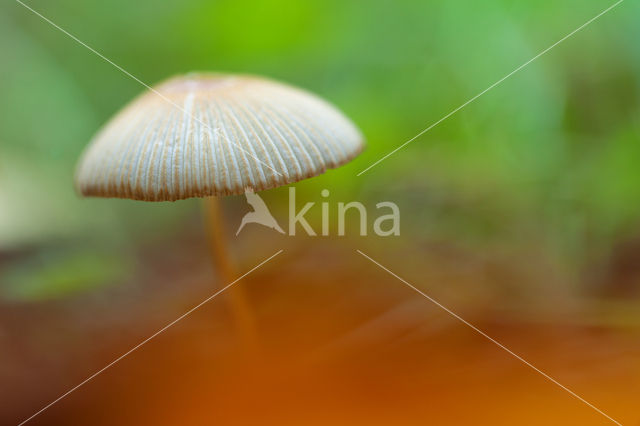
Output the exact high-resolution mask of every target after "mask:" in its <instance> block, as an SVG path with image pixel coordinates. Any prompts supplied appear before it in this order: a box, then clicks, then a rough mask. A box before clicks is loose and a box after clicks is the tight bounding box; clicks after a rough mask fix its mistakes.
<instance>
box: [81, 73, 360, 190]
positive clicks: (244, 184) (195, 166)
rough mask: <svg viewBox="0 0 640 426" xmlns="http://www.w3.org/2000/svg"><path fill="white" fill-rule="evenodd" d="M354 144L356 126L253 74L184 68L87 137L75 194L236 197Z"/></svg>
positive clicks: (323, 163)
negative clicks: (196, 71)
mask: <svg viewBox="0 0 640 426" xmlns="http://www.w3.org/2000/svg"><path fill="white" fill-rule="evenodd" d="M362 149H363V137H362V134H361V133H360V131H359V130H358V129H357V128H356V127H355V125H353V124H352V123H351V121H350V120H349V119H347V118H346V117H345V116H344V115H343V114H342V113H341V112H340V111H338V110H337V109H336V108H335V107H333V106H332V105H330V104H329V103H327V102H326V101H324V100H322V99H320V98H318V97H317V96H315V95H313V94H311V93H309V92H306V91H303V90H301V89H297V88H294V87H292V86H288V85H285V84H282V83H278V82H274V81H272V80H268V79H265V78H261V77H254V76H245V75H230V74H187V75H184V76H177V77H174V78H171V79H169V80H167V81H165V82H163V83H161V84H159V85H158V86H156V87H155V89H153V88H152V89H151V90H149V91H147V92H145V93H143V94H142V95H140V96H138V97H137V98H136V99H134V100H133V101H132V102H131V103H130V104H129V105H127V106H126V107H125V108H124V109H123V110H122V111H121V112H120V113H118V114H117V115H116V116H115V117H114V118H113V119H111V120H110V121H109V122H108V123H107V124H106V125H105V126H104V127H103V128H102V129H101V130H100V131H99V132H98V134H97V135H96V136H95V137H94V138H93V140H92V141H91V143H90V144H89V146H88V147H87V148H86V150H85V152H84V153H83V155H82V158H81V159H80V161H79V164H78V168H77V171H76V177H75V184H76V188H77V189H78V191H79V192H80V193H81V194H82V195H84V196H93V197H116V198H132V199H135V200H145V201H175V200H180V199H184V198H190V197H205V196H212V195H230V194H242V193H244V192H245V190H246V189H248V188H251V189H253V190H256V191H260V190H264V189H269V188H275V187H278V186H281V185H286V184H288V183H292V182H297V181H300V180H302V179H306V178H309V177H313V176H317V175H319V174H322V173H324V171H325V170H327V169H330V168H335V167H338V166H340V165H342V164H345V163H346V162H348V161H350V160H351V159H352V158H354V157H355V156H356V155H358V154H359V153H360V151H361V150H362Z"/></svg>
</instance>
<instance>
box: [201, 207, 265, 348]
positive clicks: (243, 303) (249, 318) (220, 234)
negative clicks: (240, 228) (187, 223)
mask: <svg viewBox="0 0 640 426" xmlns="http://www.w3.org/2000/svg"><path fill="white" fill-rule="evenodd" d="M204 204H205V214H206V217H205V219H206V222H207V231H208V232H207V234H208V239H209V245H210V248H211V260H212V263H213V266H214V268H215V269H216V271H217V273H218V276H219V277H220V278H221V279H222V286H226V285H229V284H230V283H231V282H233V280H234V279H237V276H236V275H237V274H236V271H235V267H234V266H233V263H232V261H231V257H230V256H229V252H228V242H227V238H226V236H225V229H226V227H225V220H224V214H223V212H222V207H221V205H220V200H219V199H218V198H217V197H206V198H205V199H204ZM226 293H227V296H228V300H229V303H230V308H231V313H232V315H233V317H234V320H235V321H236V326H237V328H238V333H239V336H240V338H241V339H242V340H243V343H244V344H245V346H247V347H249V346H254V345H255V341H256V330H255V322H254V320H253V315H252V313H251V308H250V306H249V302H248V300H247V296H246V294H245V291H244V288H243V287H242V286H241V285H233V286H231V287H229V288H228V289H227V290H226Z"/></svg>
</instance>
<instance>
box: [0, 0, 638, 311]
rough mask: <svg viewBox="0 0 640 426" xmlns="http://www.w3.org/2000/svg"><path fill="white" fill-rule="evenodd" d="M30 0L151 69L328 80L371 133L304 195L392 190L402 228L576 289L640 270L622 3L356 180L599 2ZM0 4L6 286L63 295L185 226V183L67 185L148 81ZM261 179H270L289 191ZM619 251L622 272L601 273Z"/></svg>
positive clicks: (629, 49)
mask: <svg viewBox="0 0 640 426" xmlns="http://www.w3.org/2000/svg"><path fill="white" fill-rule="evenodd" d="M28 5H29V6H31V7H33V8H34V9H35V10H37V11H39V12H40V13H42V14H43V15H44V16H46V17H48V18H49V19H51V20H52V21H53V22H55V23H56V24H58V25H60V26H61V27H62V28H64V29H66V30H68V31H69V32H70V33H71V34H73V35H75V36H76V37H78V38H79V39H80V40H82V41H83V42H85V43H87V44H88V45H89V46H91V47H93V48H95V49H96V50H98V51H99V52H101V53H102V54H104V55H105V56H106V57H107V58H109V59H111V60H113V61H114V62H115V63H117V64H118V65H120V66H122V67H123V68H124V69H126V70H127V71H129V72H131V73H132V74H133V75H135V76H137V77H138V78H140V79H141V80H142V81H144V82H147V83H149V84H154V83H156V82H158V81H160V80H163V79H165V78H167V77H169V76H171V75H174V74H179V73H184V72H188V71H193V70H205V71H228V72H237V73H253V74H262V75H266V76H269V77H272V78H275V79H279V80H283V81H287V82H290V83H292V84H294V85H298V86H301V87H303V88H306V89H309V90H311V91H313V92H316V93H318V94H320V95H321V96H323V97H325V98H327V99H329V100H330V101H332V102H333V103H335V104H336V105H337V106H338V107H339V108H341V109H342V110H343V111H344V112H345V113H346V114H347V115H348V116H350V117H351V118H353V120H354V121H355V122H356V123H357V124H358V125H359V127H360V128H361V129H362V130H363V133H364V134H365V136H366V138H367V143H368V149H367V151H366V152H365V153H364V154H362V155H361V156H360V157H359V158H358V159H357V160H356V161H355V162H353V163H351V164H349V165H348V166H345V167H343V168H341V169H340V170H337V171H332V172H330V173H328V174H327V175H325V176H323V177H320V178H316V179H312V180H310V181H308V182H305V183H302V184H301V185H300V186H299V187H300V188H301V190H304V191H307V192H306V193H307V194H309V195H308V198H309V199H313V198H315V199H317V198H318V194H319V191H320V189H321V188H330V189H331V190H332V194H333V195H334V197H335V199H336V200H354V199H359V200H372V202H376V201H379V200H383V199H385V200H391V201H395V202H397V203H398V204H399V205H400V206H401V209H402V220H403V221H402V230H403V236H402V238H401V240H400V241H401V242H402V243H403V244H407V245H408V246H420V245H421V244H431V243H433V242H438V243H443V244H448V245H452V246H455V247H458V248H460V249H462V250H467V251H468V252H470V253H490V252H494V251H497V252H500V253H506V254H507V257H508V259H516V260H517V261H518V262H520V263H522V264H525V265H526V264H528V265H533V267H532V268H533V269H535V268H537V267H539V268H556V269H558V270H561V271H563V272H562V274H563V279H562V280H561V281H562V284H561V285H564V286H568V287H571V288H572V289H573V290H576V291H585V292H594V291H595V292H604V293H607V294H609V293H611V294H615V295H618V294H620V295H625V296H626V295H629V294H637V293H638V290H639V289H640V287H639V283H638V277H639V276H640V271H638V270H637V269H640V266H637V264H638V263H639V262H640V254H636V253H638V250H639V249H640V168H639V167H638V164H639V161H640V103H639V102H638V100H639V97H640V48H639V47H638V40H639V39H640V26H639V25H638V20H639V19H640V6H639V4H638V3H637V2H632V1H629V2H624V3H622V4H621V5H619V6H618V7H616V8H615V9H614V10H612V11H611V12H609V13H608V14H606V15H604V16H603V17H602V18H600V19H598V20H597V21H596V22H594V23H593V24H591V25H589V26H588V27H587V28H585V29H584V30H583V31H581V32H579V33H577V34H576V35H575V36H573V37H571V38H570V39H568V40H567V41H565V42H564V43H562V44H560V45H559V46H557V47H556V48H555V49H553V50H552V51H550V52H549V53H548V54H546V55H544V56H543V57H541V58H539V59H538V60H537V61H535V62H533V63H532V64H530V65H529V66H527V67H526V68H525V69H523V70H522V71H520V72H518V73H517V74H515V75H514V76H512V77H511V78H509V79H508V80H506V81H505V82H503V83H502V84H500V85H499V86H497V87H496V88H494V89H493V90H491V91H490V92H488V93H487V94H485V95H484V96H482V97H481V98H479V99H478V100H477V101H475V102H474V103H472V104H470V105H469V106H468V107H466V108H465V109H463V110H462V111H460V112H459V113H457V114H455V115H454V116H452V117H450V118H449V119H448V120H446V121H444V122H442V123H441V124H439V125H438V126H437V127H435V128H434V129H433V130H431V131H430V132H428V133H427V134H425V135H423V136H421V137H420V138H419V139H417V140H416V141H414V142H413V143H411V144H410V145H409V146H407V147H406V148H404V149H402V150H401V151H399V152H398V153H396V154H394V155H393V156H391V157H390V158H389V159H387V160H386V161H384V162H382V163H380V164H379V165H378V166H376V167H374V168H373V169H371V170H369V171H368V172H367V173H365V174H364V175H362V176H360V177H356V173H358V172H360V171H361V170H363V169H364V168H366V167H367V166H369V165H370V164H371V163H372V162H374V161H375V160H377V159H379V158H380V157H381V156H382V155H384V154H386V153H387V152H389V151H390V150H392V149H394V148H395V147H396V146H398V145H400V144H401V143H403V142H405V141H406V140H408V139H410V138H411V137H413V136H414V135H415V134H417V133H418V132H420V131H421V130H422V129H424V128H425V127H427V126H428V125H430V124H432V123H433V122H435V121H436V120H438V119H440V118H441V117H442V116H444V115H445V114H447V113H448V112H450V111H451V110H453V109H454V108H456V107H457V106H459V105H461V104H462V103H463V102H465V101H466V100H468V99H470V98H471V97H472V96H474V95H476V94H477V93H479V92H480V91H482V90H484V89H485V88H486V87H488V86H489V85H490V84H492V83H494V82H495V81H497V80H498V79H499V78H501V77H503V76H504V75H506V74H507V73H509V72H511V71H512V70H513V69H515V68H516V67H517V66H519V65H520V64H522V63H524V62H525V61H527V60H528V59H530V58H532V57H533V56H534V55H536V54H537V53H538V52H540V51H542V50H543V49H545V48H546V47H548V46H549V45H551V44H552V43H554V42H556V41H557V40H559V39H560V38H561V37H563V36H565V35H566V34H568V33H569V32H570V31H572V30H573V29H575V28H577V27H578V26H579V25H581V24H583V23H584V22H585V21H587V20H588V19H590V18H592V17H593V16H595V15H596V14H597V13H599V12H600V11H602V10H603V9H604V8H606V7H607V6H609V5H610V3H609V2H605V1H589V2H584V1H579V0H568V1H564V2H556V1H550V0H543V1H542V0H541V1H536V2H517V1H511V0H491V1H483V2H476V1H471V0H453V1H446V2H434V1H394V2H392V1H367V2H358V1H355V2H344V1H334V0H328V1H300V2H297V1H287V0H275V1H274V0H268V1H251V2H243V1H193V0H187V1H185V0H181V1H163V2H156V1H148V0H142V1H136V2H130V1H123V0H114V1H111V2H94V1H87V2H77V1H72V0H61V1H56V2H47V1H42V0H32V1H29V2H28ZM0 11H1V13H0V52H2V66H0V94H1V96H0V268H1V269H0V274H1V275H0V277H1V278H0V279H1V281H2V286H3V287H2V297H4V298H8V299H9V300H14V299H19V300H31V299H36V300H37V299H39V298H50V297H60V296H63V295H65V294H68V293H70V292H75V291H78V290H83V289H89V288H93V287H95V286H96V285H101V284H104V283H113V282H118V281H119V280H120V281H122V279H123V277H126V276H127V275H129V274H130V273H131V270H132V268H135V265H134V263H135V261H132V259H135V255H134V254H132V252H134V251H135V249H136V247H137V246H138V245H139V244H140V241H145V242H148V241H154V239H160V238H164V237H171V236H172V235H174V234H179V233H180V232H181V231H180V230H181V227H182V226H183V225H182V224H184V223H185V221H193V220H195V219H196V218H198V217H199V216H198V215H199V213H198V208H199V205H198V202H197V200H188V201H183V202H178V203H175V204H169V203H162V204H160V205H158V204H146V203H139V202H131V201H122V200H82V199H80V198H78V197H77V196H76V194H75V193H74V190H73V185H72V181H73V172H74V167H75V163H76V160H77V158H78V156H79V154H80V153H81V151H82V149H83V147H84V146H86V144H87V143H88V141H89V140H90V139H91V137H92V135H93V134H94V133H95V132H96V131H97V129H98V128H99V126H100V125H102V124H103V123H105V122H106V121H107V120H108V119H109V118H110V117H111V116H112V115H113V114H114V113H115V112H116V111H118V110H119V109H120V108H121V107H122V106H123V105H125V104H126V103H127V102H128V101H129V100H130V99H132V98H133V97H134V96H136V95H137V94H139V93H140V92H141V91H142V90H143V88H142V87H141V86H140V85H139V84H138V83H137V82H135V81H134V80H132V79H131V78H129V77H127V76H126V75H124V74H123V73H121V72H120V71H118V70H117V69H116V68H114V67H113V66H112V65H110V64H108V63H106V62H105V61H104V60H102V59H101V58H99V57H98V56H96V55H95V54H93V53H91V52H90V51H89V50H87V49H85V48H84V47H82V46H80V45H79V44H77V43H76V42H75V41H73V40H72V39H71V38H69V37H68V36H66V35H65V34H63V33H62V32H60V31H58V30H57V29H55V28H53V27H52V26H51V25H49V24H48V23H46V22H44V21H43V20H42V19H41V18H39V17H38V16H36V15H34V14H33V13H32V12H30V11H29V10H27V9H26V8H24V7H23V6H21V5H20V4H18V3H14V2H11V1H8V2H3V3H2V5H1V6H0ZM271 192H272V193H270V194H267V195H266V197H267V198H274V199H277V200H284V197H285V196H286V192H284V191H282V190H275V191H271ZM230 203H231V205H232V207H233V201H230ZM236 204H237V206H236V210H238V213H239V214H241V213H242V209H243V208H245V207H243V204H242V203H241V200H240V201H239V202H236ZM273 204H278V203H277V202H274V203H273ZM281 204H282V203H281ZM275 208H276V210H277V207H275ZM285 208H286V207H282V211H281V213H284V212H285ZM234 220H235V219H234ZM234 226H235V222H233V224H232V225H231V227H234ZM163 236H164V237H163ZM362 244H367V243H366V242H363V243H362ZM394 244H399V243H397V242H395V243H394ZM510 261H511V260H507V262H510ZM549 263H550V264H551V266H549ZM536 265H537V266H536ZM620 265H622V266H620ZM634 265H635V266H634ZM616 268H618V269H619V268H622V269H623V272H624V274H623V275H624V276H623V277H622V278H621V279H620V280H618V281H624V283H623V284H620V283H619V282H618V283H611V282H610V280H608V279H602V280H600V279H598V278H597V277H600V276H602V275H603V274H604V275H605V276H609V275H611V274H614V275H615V274H617V273H618V271H617V269H616ZM625 268H626V269H625ZM629 277H630V278H629ZM603 283H604V284H603ZM573 290H572V291H573Z"/></svg>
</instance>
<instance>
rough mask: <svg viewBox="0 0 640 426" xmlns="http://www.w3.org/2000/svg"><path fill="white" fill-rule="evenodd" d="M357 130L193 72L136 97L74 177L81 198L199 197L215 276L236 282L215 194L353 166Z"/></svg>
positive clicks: (301, 99) (293, 101)
mask: <svg viewBox="0 0 640 426" xmlns="http://www.w3.org/2000/svg"><path fill="white" fill-rule="evenodd" d="M362 148H363V138H362V135H361V133H360V132H359V130H358V129H357V128H356V127H355V126H354V125H353V124H352V123H351V122H350V121H349V119H347V118H346V117H345V116H344V115H343V114H342V113H341V112H340V111H338V110H337V109H336V108H335V107H333V106H332V105H330V104H329V103H327V102H326V101H324V100H322V99H320V98H318V97H317V96H315V95H313V94H311V93H309V92H306V91H303V90H301V89H298V88H295V87H292V86H289V85H285V84H282V83H278V82H275V81H272V80H269V79H266V78H262V77H256V76H247V75H231V74H217V73H191V74H187V75H184V76H177V77H174V78H171V79H169V80H167V81H165V82H163V83H161V84H159V85H158V86H156V87H155V88H150V90H149V91H147V92H145V93H143V94H142V95H140V96H139V97H137V98H136V99H134V100H133V101H132V102H131V103H130V104H129V105H128V106H126V107H125V108H124V109H123V110H122V111H121V112H120V113H118V114H117V115H116V116H115V117H114V118H113V119H112V120H111V121H109V122H108V123H107V124H106V125H105V126H104V127H103V128H102V129H101V130H100V131H99V133H98V134H97V135H96V136H95V137H94V138H93V140H92V141H91V143H90V144H89V146H88V147H87V148H86V150H85V152H84V153H83V155H82V157H81V159H80V161H79V164H78V167H77V171H76V176H75V185H76V188H77V190H78V192H79V193H80V194H82V195H83V196H87V197H113V198H129V199H134V200H143V201H176V200H181V199H185V198H191V197H202V198H204V199H205V204H206V209H207V221H208V224H209V227H208V228H209V233H208V236H209V240H210V243H211V247H212V252H213V258H214V264H215V266H216V269H217V271H218V273H219V274H220V275H221V278H222V279H223V280H225V281H227V282H229V281H231V279H232V277H233V268H232V266H231V262H230V260H229V256H228V254H227V250H226V240H225V238H224V226H223V217H222V211H221V207H220V204H219V201H218V197H219V196H224V195H231V194H243V193H245V191H261V190H266V189H270V188H275V187H278V186H282V185H286V184H289V183H293V182H297V181H300V180H302V179H306V178H310V177H313V176H317V175H319V174H322V173H323V172H325V170H327V169H330V168H336V167H338V166H341V165H342V164H345V163H347V162H348V161H350V160H351V159H353V158H354V157H355V156H356V155H358V153H360V151H361V150H362ZM230 297H231V299H230V300H231V306H232V310H233V312H234V315H235V317H236V320H237V321H238V322H239V325H240V327H241V329H244V330H245V332H247V330H251V329H252V324H251V315H250V311H249V309H248V306H247V303H246V298H245V297H244V296H243V295H242V293H241V287H238V288H234V289H232V290H231V291H230Z"/></svg>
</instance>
